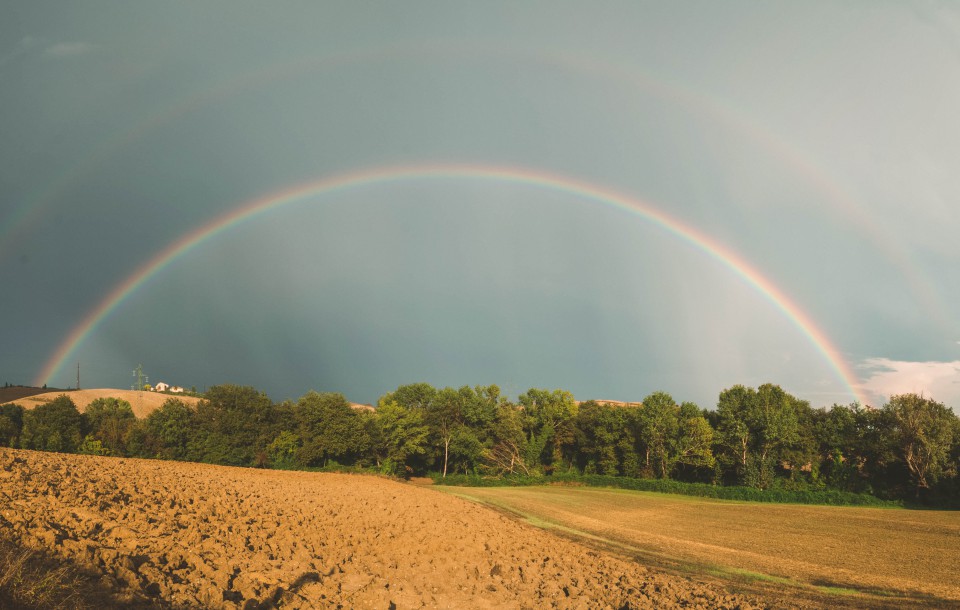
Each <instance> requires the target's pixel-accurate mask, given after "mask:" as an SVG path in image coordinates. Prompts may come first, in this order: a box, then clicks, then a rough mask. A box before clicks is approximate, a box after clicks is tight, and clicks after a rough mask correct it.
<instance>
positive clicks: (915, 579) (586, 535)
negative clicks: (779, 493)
mask: <svg viewBox="0 0 960 610" xmlns="http://www.w3.org/2000/svg"><path fill="white" fill-rule="evenodd" d="M447 489H448V491H449V492H450V493H454V494H457V495H460V496H464V497H469V498H472V499H475V500H479V501H481V502H485V503H488V504H491V505H493V506H497V507H499V508H502V509H505V510H509V511H511V512H513V513H515V514H519V515H522V516H524V517H526V518H528V519H530V520H532V521H533V522H535V523H538V524H540V525H541V526H543V527H547V528H553V529H555V530H557V531H561V532H566V533H567V534H568V535H573V536H575V537H580V538H583V539H585V540H589V541H591V542H599V543H606V545H607V546H609V547H611V548H614V549H619V550H620V551H621V552H626V554H628V555H631V556H635V557H636V556H639V557H643V558H644V560H645V561H646V562H649V563H654V564H656V565H661V566H665V567H673V568H675V569H677V568H683V569H685V570H686V571H688V572H689V571H706V572H712V573H715V574H723V575H725V576H727V577H731V578H745V579H747V580H752V581H753V582H754V583H755V584H758V585H763V587H767V588H769V587H770V586H771V585H772V586H776V587H778V588H783V587H788V588H793V589H794V590H795V591H794V592H793V593H792V594H791V595H792V596H793V598H794V599H796V598H797V596H799V595H804V596H806V598H808V599H812V600H820V603H823V604H824V605H827V606H834V605H838V604H841V605H847V604H848V603H852V605H854V606H857V607H862V606H893V607H906V606H929V605H933V606H936V607H941V608H942V607H960V577H958V575H957V571H956V568H957V562H958V560H960V550H958V549H960V512H957V511H933V510H931V511H913V510H902V509H880V508H859V507H834V506H803V505H796V504H759V503H745V502H730V501H718V500H705V499H700V498H688V497H683V496H673V495H667V494H654V493H641V492H633V491H625V490H611V489H585V488H582V487H581V488H576V489H571V488H564V487H530V488H447ZM763 587H761V588H763ZM831 600H832V601H831ZM791 603H795V602H793V600H791Z"/></svg>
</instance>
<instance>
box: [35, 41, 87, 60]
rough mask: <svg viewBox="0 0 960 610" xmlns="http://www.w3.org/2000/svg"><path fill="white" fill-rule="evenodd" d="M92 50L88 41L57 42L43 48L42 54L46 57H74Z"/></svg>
mask: <svg viewBox="0 0 960 610" xmlns="http://www.w3.org/2000/svg"><path fill="white" fill-rule="evenodd" d="M92 50H93V45H92V44H90V43H88V42H58V43H57V44H55V45H52V46H49V47H47V48H46V49H44V51H43V54H44V55H46V56H47V57H76V56H77V55H84V54H86V53H89V52H90V51H92Z"/></svg>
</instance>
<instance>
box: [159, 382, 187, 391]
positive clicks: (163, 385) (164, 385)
mask: <svg viewBox="0 0 960 610" xmlns="http://www.w3.org/2000/svg"><path fill="white" fill-rule="evenodd" d="M153 391H154V392H172V393H174V394H180V393H182V392H183V391H184V390H183V388H181V387H180V386H178V385H170V384H169V383H164V382H163V381H160V382H158V383H157V385H155V386H153Z"/></svg>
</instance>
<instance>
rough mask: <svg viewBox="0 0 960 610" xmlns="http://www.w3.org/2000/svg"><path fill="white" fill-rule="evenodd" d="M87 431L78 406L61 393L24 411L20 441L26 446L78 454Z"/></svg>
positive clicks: (25, 447)
mask: <svg viewBox="0 0 960 610" xmlns="http://www.w3.org/2000/svg"><path fill="white" fill-rule="evenodd" d="M85 433H86V430H84V422H83V418H82V417H81V416H80V411H78V410H77V405H75V404H74V403H73V401H72V400H70V397H69V396H67V395H66V394H61V395H60V396H58V397H56V398H54V399H53V400H51V401H50V402H48V403H46V404H42V405H39V406H37V407H35V408H34V409H31V410H29V411H26V412H25V413H24V416H23V432H22V436H21V438H20V444H21V446H22V447H23V448H24V449H37V450H40V451H57V452H60V453H75V452H76V451H77V448H78V447H79V446H80V443H81V442H83V437H84V435H85Z"/></svg>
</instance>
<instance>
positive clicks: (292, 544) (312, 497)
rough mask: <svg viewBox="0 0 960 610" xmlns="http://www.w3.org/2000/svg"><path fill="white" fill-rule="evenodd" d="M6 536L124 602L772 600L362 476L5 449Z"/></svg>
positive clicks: (2, 516) (698, 604)
mask: <svg viewBox="0 0 960 610" xmlns="http://www.w3.org/2000/svg"><path fill="white" fill-rule="evenodd" d="M0 537H2V538H4V539H6V540H7V541H12V542H13V543H14V544H17V545H20V546H24V547H29V548H35V549H41V550H42V551H43V552H45V553H47V554H49V555H51V556H54V557H57V558H60V560H62V561H64V562H67V561H69V562H72V563H75V564H77V565H79V566H86V567H87V568H90V569H91V570H94V571H95V572H96V574H97V575H98V578H100V579H101V580H102V583H103V589H104V590H107V591H113V592H114V593H115V595H114V597H113V598H112V599H113V600H114V603H115V604H117V605H134V604H148V605H155V606H158V607H177V608H198V607H202V608H269V607H284V608H383V609H387V608H401V609H402V608H550V607H552V608H585V609H586V608H589V609H592V608H674V607H686V608H751V607H762V606H765V605H767V604H766V603H765V602H763V600H761V599H760V598H757V597H747V596H745V595H742V594H737V593H731V592H730V591H728V590H727V589H725V588H724V587H723V586H722V585H720V584H718V583H716V582H707V583H704V582H699V581H697V580H696V579H692V578H688V577H684V576H680V575H675V574H667V573H664V572H662V571H659V570H653V569H649V568H646V567H644V566H642V565H640V564H639V563H637V562H635V561H631V560H629V559H627V558H623V557H620V556H617V555H616V554H613V553H608V552H606V551H603V550H597V549H590V548H587V547H585V546H583V545H581V544H578V543H576V542H574V541H571V540H568V539H565V538H563V537H560V536H557V535H555V534H553V533H550V532H545V531H543V530H541V529H538V528H536V527H533V526H531V525H528V524H525V523H522V522H520V521H518V520H516V519H515V518H511V517H509V516H505V515H504V514H502V513H501V512H498V511H494V510H492V509H490V508H487V507H483V506H479V505H477V504H475V503H472V502H468V501H466V500H463V499H460V498H457V497H453V496H451V495H448V494H444V493H441V492H439V491H437V490H434V489H430V488H423V487H417V486H414V485H410V484H404V483H398V482H394V481H389V480H385V479H381V478H377V477H369V476H356V475H334V474H316V473H303V472H278V471H258V470H252V469H240V468H228V467H220V466H207V465H200V464H184V463H175V462H160V461H150V460H134V459H120V458H103V457H92V456H78V455H60V454H48V453H37V452H31V451H21V450H11V449H0ZM109 605H110V604H108V603H106V602H103V603H102V605H101V606H100V607H105V606H109Z"/></svg>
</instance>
